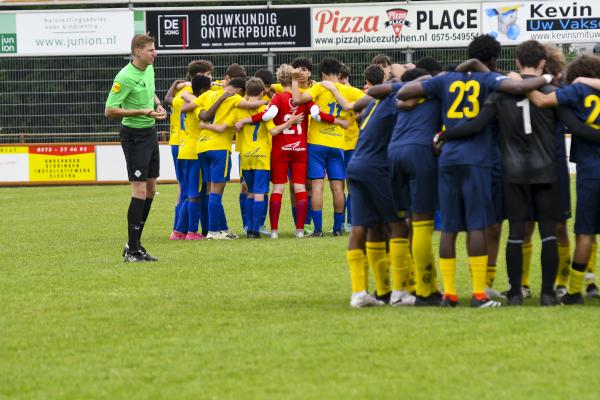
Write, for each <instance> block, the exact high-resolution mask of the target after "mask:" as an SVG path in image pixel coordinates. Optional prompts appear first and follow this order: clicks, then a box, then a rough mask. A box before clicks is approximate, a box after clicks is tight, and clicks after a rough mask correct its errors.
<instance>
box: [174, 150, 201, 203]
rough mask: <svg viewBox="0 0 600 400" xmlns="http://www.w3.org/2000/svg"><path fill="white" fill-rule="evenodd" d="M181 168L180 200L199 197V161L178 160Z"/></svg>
mask: <svg viewBox="0 0 600 400" xmlns="http://www.w3.org/2000/svg"><path fill="white" fill-rule="evenodd" d="M179 163H180V168H181V185H180V187H181V193H182V198H184V199H185V198H186V197H199V196H200V189H201V188H202V173H201V172H200V161H198V160H179Z"/></svg>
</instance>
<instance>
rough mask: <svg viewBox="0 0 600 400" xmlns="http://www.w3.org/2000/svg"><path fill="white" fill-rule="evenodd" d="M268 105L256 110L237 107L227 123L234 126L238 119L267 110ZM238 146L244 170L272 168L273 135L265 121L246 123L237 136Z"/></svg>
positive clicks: (241, 165)
mask: <svg viewBox="0 0 600 400" xmlns="http://www.w3.org/2000/svg"><path fill="white" fill-rule="evenodd" d="M266 109H267V107H266V106H261V107H259V108H258V109H254V110H242V109H240V108H237V109H236V110H235V112H232V113H231V114H230V115H229V117H227V120H226V121H225V123H226V124H227V125H228V126H233V125H234V124H235V123H236V122H237V121H239V120H241V119H244V118H247V117H251V116H252V115H254V114H257V113H259V112H262V111H265V110H266ZM236 147H237V150H238V151H239V152H240V167H241V169H242V170H246V171H247V170H251V169H264V170H270V169H271V135H270V134H269V131H268V130H267V127H266V126H265V123H264V122H262V121H261V122H257V123H256V124H246V125H244V127H243V128H242V130H241V131H240V132H238V136H237V138H236Z"/></svg>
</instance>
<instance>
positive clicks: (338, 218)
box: [333, 212, 345, 232]
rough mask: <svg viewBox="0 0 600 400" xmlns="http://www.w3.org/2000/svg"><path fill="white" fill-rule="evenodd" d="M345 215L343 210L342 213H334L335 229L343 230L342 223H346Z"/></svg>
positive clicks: (336, 230)
mask: <svg viewBox="0 0 600 400" xmlns="http://www.w3.org/2000/svg"><path fill="white" fill-rule="evenodd" d="M344 218H345V215H344V213H343V212H341V213H336V212H334V213H333V231H334V232H339V231H341V230H342V225H344Z"/></svg>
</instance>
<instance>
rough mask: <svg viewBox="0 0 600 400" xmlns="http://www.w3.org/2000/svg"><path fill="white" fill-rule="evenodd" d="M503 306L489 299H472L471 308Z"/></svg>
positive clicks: (474, 297)
mask: <svg viewBox="0 0 600 400" xmlns="http://www.w3.org/2000/svg"><path fill="white" fill-rule="evenodd" d="M501 305H502V304H501V303H500V302H499V301H496V300H492V299H490V298H489V297H485V296H484V297H476V296H473V297H471V307H475V308H496V307H500V306H501Z"/></svg>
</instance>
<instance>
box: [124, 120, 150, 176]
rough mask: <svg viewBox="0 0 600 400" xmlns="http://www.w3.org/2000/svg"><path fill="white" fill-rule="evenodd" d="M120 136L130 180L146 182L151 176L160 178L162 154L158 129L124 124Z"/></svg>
mask: <svg viewBox="0 0 600 400" xmlns="http://www.w3.org/2000/svg"><path fill="white" fill-rule="evenodd" d="M119 136H120V138H121V147H122V148H123V154H124V155H125V162H126V163H127V176H128V177H129V180H130V181H140V182H144V181H147V180H148V179H149V178H158V175H159V171H160V155H159V150H158V136H157V135H156V129H154V127H151V128H130V127H128V126H122V127H121V130H120V131H119Z"/></svg>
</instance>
